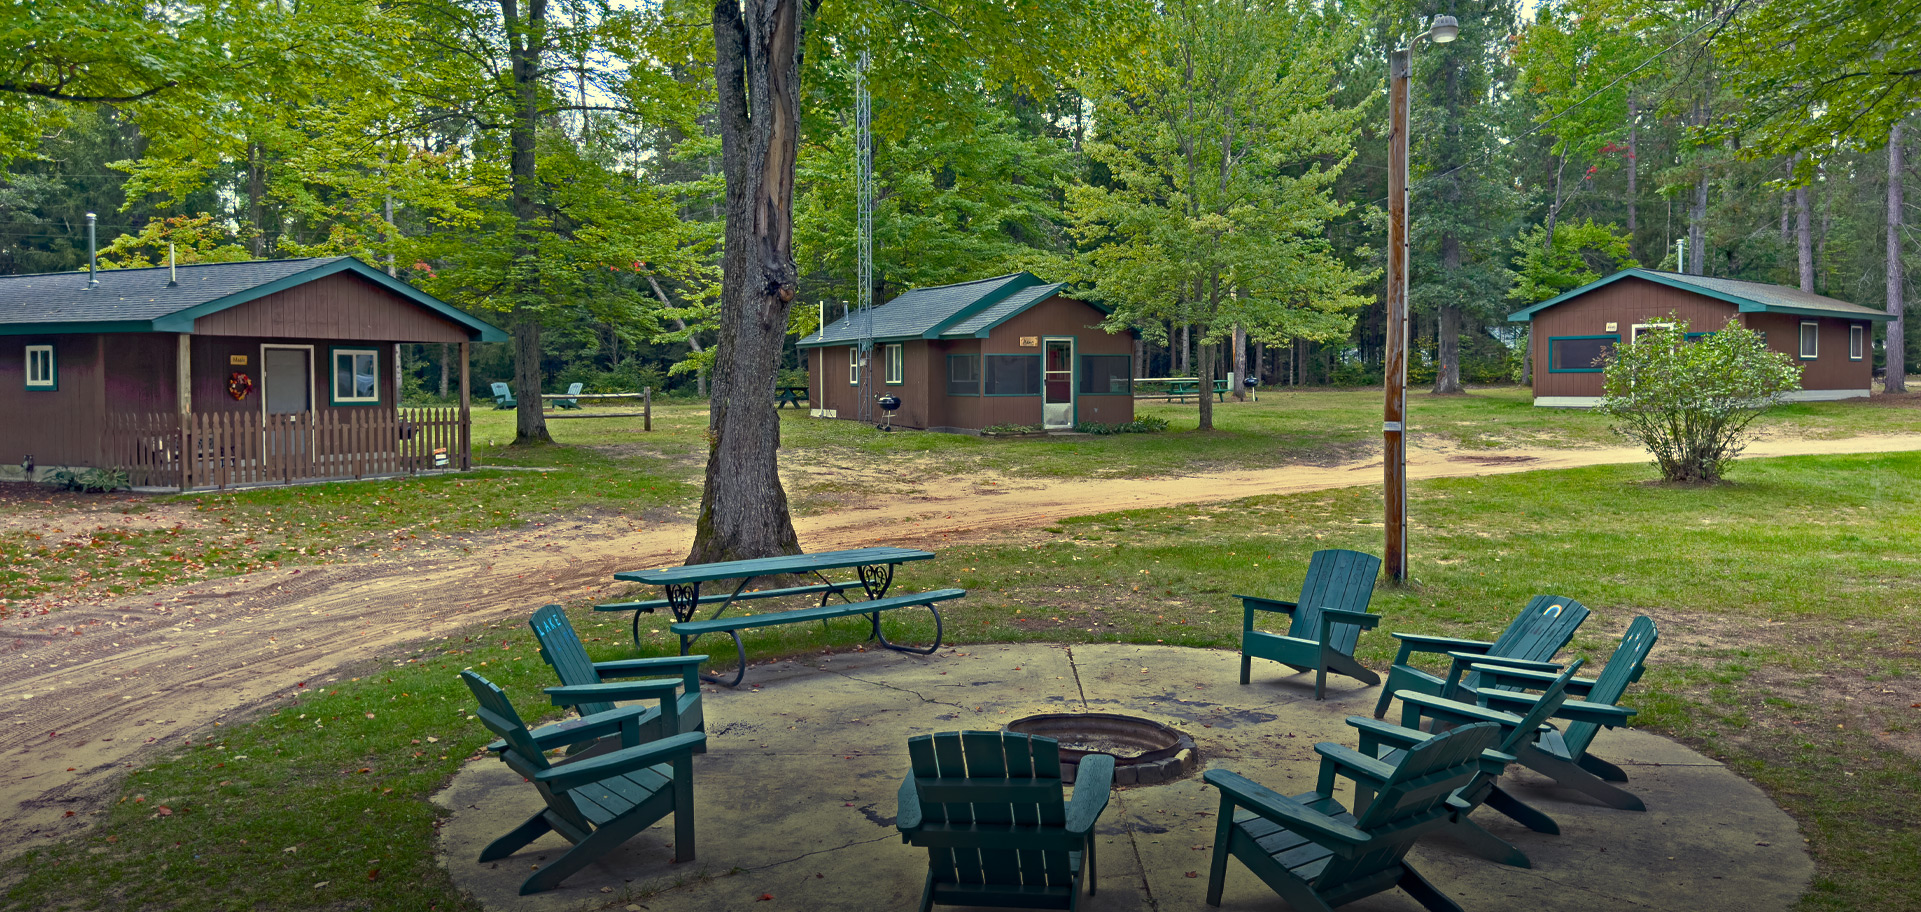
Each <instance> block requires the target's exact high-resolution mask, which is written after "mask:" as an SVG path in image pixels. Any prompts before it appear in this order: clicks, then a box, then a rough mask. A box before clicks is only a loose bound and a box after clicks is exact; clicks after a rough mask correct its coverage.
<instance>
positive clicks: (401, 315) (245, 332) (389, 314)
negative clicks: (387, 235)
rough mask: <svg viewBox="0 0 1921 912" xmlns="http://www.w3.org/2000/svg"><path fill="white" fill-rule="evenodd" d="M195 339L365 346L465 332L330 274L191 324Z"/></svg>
mask: <svg viewBox="0 0 1921 912" xmlns="http://www.w3.org/2000/svg"><path fill="white" fill-rule="evenodd" d="M193 331H194V335H197V336H254V337H274V338H295V337H298V338H307V339H328V340H333V341H353V342H364V341H366V340H368V339H406V340H408V341H409V342H465V341H467V338H468V333H467V330H466V329H465V328H464V327H461V326H460V325H459V324H456V323H454V322H453V321H452V320H448V319H446V318H444V317H441V316H439V315H438V314H434V313H431V312H429V311H425V310H421V309H419V308H415V307H406V308H402V307H395V306H394V295H393V293H392V292H389V291H387V290H386V289H383V288H381V287H379V286H377V285H374V284H373V283H371V282H368V281H367V280H365V279H363V278H360V277H359V276H355V275H351V274H348V273H335V274H333V275H330V276H326V277H323V278H320V279H316V280H314V281H312V282H308V283H307V284H305V285H296V286H294V287H292V288H289V289H286V290H284V291H276V292H274V293H273V294H270V295H267V296H265V297H262V298H258V299H255V300H252V301H248V302H246V303H245V304H240V305H236V306H234V307H230V308H227V309H226V310H222V311H219V312H217V313H211V314H208V315H206V316H204V317H201V318H199V319H197V320H195V321H194V324H193Z"/></svg>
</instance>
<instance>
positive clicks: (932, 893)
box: [896, 731, 1114, 912]
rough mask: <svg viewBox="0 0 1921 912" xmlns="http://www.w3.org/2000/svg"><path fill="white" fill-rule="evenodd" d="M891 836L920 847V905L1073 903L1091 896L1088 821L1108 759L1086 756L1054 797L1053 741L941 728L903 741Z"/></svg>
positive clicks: (1101, 800)
mask: <svg viewBox="0 0 1921 912" xmlns="http://www.w3.org/2000/svg"><path fill="white" fill-rule="evenodd" d="M907 757H908V760H909V762H910V763H911V764H912V767H913V772H912V773H911V774H909V775H908V777H907V781H905V782H903V783H901V787H900V810H899V812H898V813H899V818H898V822H897V823H896V826H898V827H899V828H900V836H901V841H902V842H905V843H907V844H909V845H913V846H920V847H923V848H925V849H927V886H926V888H925V889H924V890H923V891H922V893H921V901H920V909H921V912H927V910H929V909H932V908H933V907H934V904H935V903H941V904H943V905H957V906H999V907H1007V906H1019V907H1022V908H1028V909H1076V908H1079V906H1080V886H1081V882H1082V880H1083V878H1084V879H1085V880H1086V882H1087V893H1088V895H1089V896H1092V895H1093V894H1094V822H1095V821H1096V820H1098V819H1100V816H1101V811H1102V810H1104V809H1105V808H1106V807H1107V796H1108V790H1109V788H1110V787H1111V786H1112V784H1113V781H1114V758H1113V757H1110V756H1108V755H1106V754H1089V755H1087V757H1086V758H1084V759H1082V760H1081V762H1080V768H1079V769H1078V770H1076V771H1075V777H1074V798H1073V800H1072V801H1071V802H1070V801H1064V800H1063V799H1062V788H1061V758H1060V742H1058V741H1055V740H1054V739H1053V738H1044V737H1039V736H1035V735H1022V734H1015V733H1013V732H987V731H967V732H941V733H939V734H933V735H918V736H916V737H913V738H909V739H908V740H907Z"/></svg>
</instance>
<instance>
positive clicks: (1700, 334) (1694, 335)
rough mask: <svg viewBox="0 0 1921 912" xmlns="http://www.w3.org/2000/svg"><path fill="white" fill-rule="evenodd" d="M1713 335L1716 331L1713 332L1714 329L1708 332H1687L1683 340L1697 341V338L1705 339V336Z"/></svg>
mask: <svg viewBox="0 0 1921 912" xmlns="http://www.w3.org/2000/svg"><path fill="white" fill-rule="evenodd" d="M1712 335H1714V332H1713V331H1712V330H1710V331H1708V332H1698V333H1688V334H1687V335H1686V336H1685V337H1684V338H1683V341H1687V342H1693V341H1695V340H1697V339H1705V338H1707V337H1708V336H1712Z"/></svg>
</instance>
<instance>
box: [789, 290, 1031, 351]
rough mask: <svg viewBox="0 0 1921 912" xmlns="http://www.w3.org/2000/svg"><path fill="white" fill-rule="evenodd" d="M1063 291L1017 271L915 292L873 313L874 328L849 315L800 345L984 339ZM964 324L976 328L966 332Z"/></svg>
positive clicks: (814, 346)
mask: <svg viewBox="0 0 1921 912" xmlns="http://www.w3.org/2000/svg"><path fill="white" fill-rule="evenodd" d="M1060 287H1061V286H1059V285H1048V284H1045V283H1043V282H1042V281H1041V280H1040V279H1038V278H1036V277H1035V276H1034V275H1032V274H1031V273H1026V272H1016V273H1013V274H1011V275H1004V276H995V277H993V278H991V279H976V280H974V281H972V282H960V283H957V284H954V285H935V286H932V287H929V288H916V289H913V290H912V291H909V292H907V293H905V294H902V295H901V296H900V297H897V298H895V299H893V300H892V301H888V302H887V303H885V304H882V305H880V306H878V307H875V308H874V309H873V310H871V311H869V312H868V313H869V318H870V319H871V320H872V321H873V322H872V324H871V328H868V327H863V326H860V325H858V324H859V322H860V319H861V318H860V316H859V315H858V314H850V315H848V316H845V317H842V318H840V319H839V320H835V321H834V322H832V323H829V324H827V326H825V327H823V328H822V329H821V331H819V332H817V333H814V334H813V335H811V336H805V337H803V338H802V339H801V340H800V343H799V344H800V347H802V348H818V347H820V346H823V345H851V344H854V343H856V342H859V341H860V340H861V338H862V337H863V336H866V337H869V338H872V339H873V340H874V341H876V342H902V341H906V340H908V339H939V338H959V337H964V336H976V335H977V336H981V337H985V336H986V335H987V331H988V330H990V329H992V328H993V327H994V326H997V325H999V324H1000V323H1001V322H1003V321H1005V320H1006V319H1007V318H1008V317H1012V316H1013V315H1014V314H1017V313H1019V312H1021V311H1022V310H1026V309H1027V308H1028V307H1031V306H1033V305H1035V304H1038V303H1040V302H1041V301H1044V300H1046V299H1047V298H1049V297H1051V296H1052V295H1053V294H1054V292H1056V291H1058V290H1059V289H1060ZM962 326H968V327H973V328H971V329H968V330H966V331H964V332H963V331H962V330H961V327H962ZM864 329H865V330H866V331H865V332H863V330H864Z"/></svg>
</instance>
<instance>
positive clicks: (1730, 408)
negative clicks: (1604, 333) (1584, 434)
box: [1600, 314, 1801, 482]
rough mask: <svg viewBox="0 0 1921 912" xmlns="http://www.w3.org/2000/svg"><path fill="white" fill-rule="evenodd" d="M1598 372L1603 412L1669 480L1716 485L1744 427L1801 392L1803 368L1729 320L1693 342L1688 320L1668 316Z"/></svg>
mask: <svg viewBox="0 0 1921 912" xmlns="http://www.w3.org/2000/svg"><path fill="white" fill-rule="evenodd" d="M1603 368H1604V371H1605V372H1604V374H1603V392H1604V394H1605V395H1604V397H1603V398H1602V400H1601V408H1600V411H1601V413H1602V414H1604V415H1607V416H1608V417H1609V418H1612V419H1613V422H1614V423H1613V427H1614V430H1615V431H1616V432H1617V433H1620V434H1621V435H1623V436H1626V437H1628V438H1631V439H1633V440H1636V441H1639V442H1640V443H1641V445H1642V446H1645V447H1647V448H1648V450H1649V451H1651V452H1652V453H1653V454H1654V461H1655V464H1656V465H1658V466H1660V469H1661V477H1662V478H1664V479H1666V480H1668V481H1693V482H1711V481H1718V480H1720V478H1721V474H1722V473H1723V472H1725V471H1727V466H1728V463H1730V462H1732V461H1733V460H1734V458H1735V457H1736V456H1738V455H1740V452H1741V450H1742V448H1743V447H1745V446H1746V445H1747V439H1748V436H1749V435H1748V426H1749V424H1751V423H1752V422H1753V421H1754V419H1755V418H1756V417H1758V416H1759V415H1760V414H1761V413H1762V412H1764V411H1767V409H1768V408H1769V407H1771V406H1773V405H1774V404H1776V403H1778V402H1780V401H1781V394H1782V393H1785V392H1788V391H1790V390H1797V389H1800V388H1801V366H1800V365H1798V364H1795V363H1794V361H1793V359H1791V358H1789V357H1788V356H1787V354H1785V353H1783V352H1777V351H1770V350H1769V349H1768V346H1767V343H1766V342H1763V341H1762V340H1761V336H1760V335H1759V334H1758V333H1755V332H1754V331H1752V330H1749V329H1747V328H1746V327H1743V326H1741V325H1740V324H1738V323H1736V322H1735V321H1733V320H1729V321H1728V325H1726V326H1724V327H1722V328H1721V329H1719V330H1717V331H1715V332H1712V333H1707V334H1704V335H1701V336H1699V337H1698V338H1696V339H1692V340H1690V339H1689V338H1688V324H1687V321H1686V320H1683V319H1681V318H1680V317H1679V316H1676V315H1673V314H1670V315H1669V317H1668V322H1667V323H1666V324H1665V325H1657V326H1655V327H1653V328H1651V329H1648V330H1644V331H1643V332H1642V333H1641V335H1640V337H1639V338H1638V339H1636V340H1635V341H1633V342H1631V343H1629V344H1626V345H1619V346H1616V347H1615V348H1614V351H1613V353H1612V354H1610V355H1608V356H1607V357H1606V358H1605V360H1604V362H1603Z"/></svg>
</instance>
